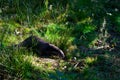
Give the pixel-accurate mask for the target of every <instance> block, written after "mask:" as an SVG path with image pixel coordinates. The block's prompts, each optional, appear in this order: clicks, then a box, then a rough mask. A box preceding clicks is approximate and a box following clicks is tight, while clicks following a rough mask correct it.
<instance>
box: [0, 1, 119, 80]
mask: <svg viewBox="0 0 120 80" xmlns="http://www.w3.org/2000/svg"><path fill="white" fill-rule="evenodd" d="M0 2H1V3H0V64H2V65H4V66H5V70H7V72H8V74H9V75H10V76H12V77H13V78H14V79H13V80H18V79H22V80H38V79H42V80H74V79H76V80H119V79H120V77H119V74H120V71H119V68H120V65H119V63H120V54H119V52H111V51H106V50H105V51H104V54H99V53H94V51H93V52H92V51H87V49H89V48H91V47H94V46H96V44H97V45H98V42H97V40H99V34H100V33H101V32H100V29H101V27H103V26H102V24H103V19H106V30H105V31H109V28H111V29H112V30H115V32H116V33H119V32H120V27H119V26H120V24H119V23H120V19H119V10H118V11H115V10H114V9H113V8H114V7H115V9H119V4H118V3H116V2H117V1H116V2H115V1H113V2H111V1H109V0H108V1H101V0H98V1H90V0H85V1H80V0H76V1H71V0H66V1H63V0H62V1H56V0H42V1H39V0H31V1H30V0H1V1H0ZM108 13H111V14H112V15H108ZM108 33H109V35H108V37H109V36H110V35H111V33H110V32H108ZM31 35H36V36H38V37H40V38H42V39H43V40H45V41H47V42H49V43H52V44H55V45H56V46H58V47H59V48H60V49H62V50H63V51H64V53H65V55H66V57H67V58H66V59H67V60H59V59H49V58H41V57H38V56H37V55H36V54H33V52H32V51H27V50H26V49H24V48H21V49H17V48H15V47H13V45H15V44H18V43H19V42H21V41H23V40H24V39H26V38H27V37H29V36H31ZM118 35H119V34H118ZM105 42H107V41H105ZM107 43H108V44H109V42H107ZM111 43H114V44H115V46H116V45H119V38H117V37H114V38H112V40H111ZM81 46H83V48H84V49H83V51H82V50H80V47H81ZM115 46H113V48H115ZM97 47H99V46H97ZM118 51H119V50H118ZM0 67H1V65H0ZM0 73H1V72H0ZM15 78H16V79H15Z"/></svg>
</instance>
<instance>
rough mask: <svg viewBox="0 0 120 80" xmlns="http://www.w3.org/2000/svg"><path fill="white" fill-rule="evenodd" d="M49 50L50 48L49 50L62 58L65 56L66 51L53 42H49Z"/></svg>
mask: <svg viewBox="0 0 120 80" xmlns="http://www.w3.org/2000/svg"><path fill="white" fill-rule="evenodd" d="M47 50H48V52H50V53H51V54H53V55H58V56H59V57H61V58H64V57H65V54H64V52H63V51H62V50H61V49H59V48H58V47H57V46H55V45H53V44H49V46H48V48H47Z"/></svg>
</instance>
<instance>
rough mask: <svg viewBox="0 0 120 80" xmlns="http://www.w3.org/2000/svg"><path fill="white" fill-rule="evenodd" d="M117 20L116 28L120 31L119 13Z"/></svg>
mask: <svg viewBox="0 0 120 80" xmlns="http://www.w3.org/2000/svg"><path fill="white" fill-rule="evenodd" d="M115 22H116V25H117V26H116V30H117V31H118V32H119V33H120V15H118V16H117V17H116V20H115Z"/></svg>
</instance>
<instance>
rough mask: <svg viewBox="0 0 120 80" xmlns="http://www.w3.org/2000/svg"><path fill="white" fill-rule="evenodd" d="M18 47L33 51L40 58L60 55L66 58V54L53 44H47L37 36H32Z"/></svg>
mask: <svg viewBox="0 0 120 80" xmlns="http://www.w3.org/2000/svg"><path fill="white" fill-rule="evenodd" d="M16 46H18V47H25V48H26V49H28V50H32V51H33V52H35V53H37V54H38V56H51V55H58V56H59V57H61V58H64V57H65V55H64V52H63V51H62V50H61V49H59V48H58V47H57V46H55V45H53V44H50V43H48V42H45V41H44V40H42V39H41V38H39V37H37V36H30V37H28V38H26V39H25V40H24V41H22V42H20V43H19V44H17V45H16Z"/></svg>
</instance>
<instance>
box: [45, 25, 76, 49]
mask: <svg viewBox="0 0 120 80" xmlns="http://www.w3.org/2000/svg"><path fill="white" fill-rule="evenodd" d="M63 35H64V36H63ZM44 36H45V38H46V39H47V40H48V41H49V42H50V43H54V44H56V45H57V46H59V47H60V48H61V49H63V50H65V51H66V49H67V48H68V47H69V46H70V45H71V44H72V41H73V39H74V38H72V37H70V32H69V29H68V30H67V28H66V27H65V26H64V25H58V24H54V23H52V24H49V25H48V26H47V30H46V32H45V34H44ZM63 46H64V47H63Z"/></svg>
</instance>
